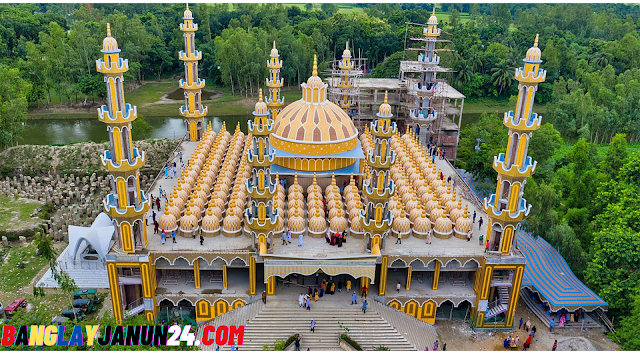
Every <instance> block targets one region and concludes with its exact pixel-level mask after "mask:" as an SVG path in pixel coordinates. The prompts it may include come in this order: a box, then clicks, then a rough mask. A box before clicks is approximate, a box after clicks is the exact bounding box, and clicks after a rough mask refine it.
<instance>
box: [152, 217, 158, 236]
mask: <svg viewBox="0 0 640 360" xmlns="http://www.w3.org/2000/svg"><path fill="white" fill-rule="evenodd" d="M153 233H154V234H157V233H158V222H157V221H155V220H154V221H153Z"/></svg>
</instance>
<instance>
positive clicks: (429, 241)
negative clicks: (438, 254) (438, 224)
mask: <svg viewBox="0 0 640 360" xmlns="http://www.w3.org/2000/svg"><path fill="white" fill-rule="evenodd" d="M427 244H429V245H431V231H429V232H428V233H427Z"/></svg>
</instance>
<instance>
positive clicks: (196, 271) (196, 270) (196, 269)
mask: <svg viewBox="0 0 640 360" xmlns="http://www.w3.org/2000/svg"><path fill="white" fill-rule="evenodd" d="M193 278H194V283H195V287H196V289H200V259H196V260H195V261H194V262H193Z"/></svg>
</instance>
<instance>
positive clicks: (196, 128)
mask: <svg viewBox="0 0 640 360" xmlns="http://www.w3.org/2000/svg"><path fill="white" fill-rule="evenodd" d="M182 19H183V20H184V22H183V23H181V24H180V31H182V32H183V33H184V51H180V53H179V54H178V57H179V59H180V60H181V61H183V62H184V79H180V81H179V85H180V88H181V89H183V90H184V105H183V106H181V107H180V114H182V116H184V123H185V125H186V131H187V134H189V140H190V141H198V140H200V137H201V136H202V134H203V133H204V130H205V129H204V117H205V116H207V107H206V106H203V105H202V103H201V101H202V88H204V85H205V81H204V79H200V78H199V77H198V61H199V60H200V59H202V52H201V51H198V50H196V45H195V40H196V38H195V33H196V31H198V24H194V23H193V15H192V14H191V10H189V5H187V9H186V10H185V11H184V15H183V17H182Z"/></svg>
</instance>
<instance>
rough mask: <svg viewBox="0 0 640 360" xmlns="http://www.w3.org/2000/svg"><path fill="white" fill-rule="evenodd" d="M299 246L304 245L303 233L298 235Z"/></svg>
mask: <svg viewBox="0 0 640 360" xmlns="http://www.w3.org/2000/svg"><path fill="white" fill-rule="evenodd" d="M298 246H302V234H300V235H298Z"/></svg>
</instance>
